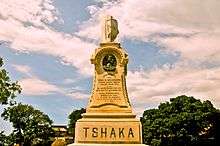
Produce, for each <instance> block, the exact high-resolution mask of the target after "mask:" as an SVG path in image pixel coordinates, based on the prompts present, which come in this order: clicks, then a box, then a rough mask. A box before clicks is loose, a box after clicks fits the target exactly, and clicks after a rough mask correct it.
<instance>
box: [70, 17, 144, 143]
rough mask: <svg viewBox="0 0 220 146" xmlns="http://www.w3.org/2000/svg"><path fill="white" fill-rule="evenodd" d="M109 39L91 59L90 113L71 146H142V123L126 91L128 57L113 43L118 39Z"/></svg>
mask: <svg viewBox="0 0 220 146" xmlns="http://www.w3.org/2000/svg"><path fill="white" fill-rule="evenodd" d="M111 18H112V17H111ZM108 31H109V33H113V32H111V30H108ZM112 31H113V30H112ZM107 33H108V32H107ZM115 35H116V36H117V33H115ZM110 37H112V36H110ZM108 39H109V41H107V42H105V43H101V44H100V47H99V48H97V49H96V50H95V53H94V54H93V55H92V57H91V63H92V64H94V66H95V76H94V80H93V89H92V93H91V97H90V100H89V104H88V106H87V109H86V113H85V114H83V118H82V119H80V120H78V121H77V122H76V128H75V144H72V145H70V146H90V145H91V146H109V145H113V144H114V146H124V145H125V144H126V146H131V145H132V146H133V145H135V146H142V144H141V143H142V133H141V123H140V121H139V120H138V119H136V118H135V117H136V116H135V115H134V114H133V113H132V108H131V104H130V102H129V98H128V94H127V88H126V75H127V63H128V55H127V53H126V52H125V51H124V49H123V48H121V47H120V44H119V43H114V42H112V41H113V40H114V37H112V38H108Z"/></svg>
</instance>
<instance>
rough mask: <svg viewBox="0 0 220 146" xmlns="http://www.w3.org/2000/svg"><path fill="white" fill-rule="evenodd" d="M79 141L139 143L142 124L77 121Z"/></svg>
mask: <svg viewBox="0 0 220 146" xmlns="http://www.w3.org/2000/svg"><path fill="white" fill-rule="evenodd" d="M77 124H78V125H77V126H79V128H77V131H76V135H77V139H76V141H77V142H78V143H108V142H113V143H114V142H119V143H139V142H140V141H141V139H140V133H139V132H140V125H139V123H138V122H132V123H131V122H130V123H129V124H128V123H127V122H96V123H87V122H79V123H77Z"/></svg>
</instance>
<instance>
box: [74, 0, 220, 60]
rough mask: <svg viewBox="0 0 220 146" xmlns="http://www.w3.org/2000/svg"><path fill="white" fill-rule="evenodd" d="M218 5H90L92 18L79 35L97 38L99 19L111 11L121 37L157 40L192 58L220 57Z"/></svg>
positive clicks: (212, 0)
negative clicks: (116, 21)
mask: <svg viewBox="0 0 220 146" xmlns="http://www.w3.org/2000/svg"><path fill="white" fill-rule="evenodd" d="M219 6H220V1H217V0H206V1H200V0H193V1H191V0H184V1H182V0H175V1H173V0H159V1H155V0H147V1H146V0H136V1H133V0H122V1H118V2H115V1H111V2H109V1H108V2H106V3H105V4H104V5H103V6H102V7H98V6H93V7H92V9H90V8H89V9H88V10H90V13H91V15H92V18H91V19H90V20H88V21H86V22H84V23H83V25H82V28H81V30H80V31H79V32H77V35H80V36H82V37H89V38H95V39H96V40H98V39H99V38H98V37H97V36H99V35H97V34H96V33H97V32H100V23H99V22H100V19H101V17H102V16H103V15H106V14H110V15H113V16H114V17H115V18H116V19H117V20H118V21H119V31H120V33H119V37H120V38H128V39H132V40H133V39H136V40H142V41H149V40H150V41H156V42H157V43H160V44H161V46H164V48H166V49H167V50H169V51H170V52H171V53H172V52H180V54H181V57H183V58H187V59H190V60H195V59H198V60H199V61H207V60H208V61H210V60H209V59H210V58H212V59H213V61H220V57H219V56H220V48H219V46H220V43H219V42H220V37H219V36H220V27H219V26H220V10H219V9H218V7H219ZM94 7H96V8H94ZM94 9H95V10H96V11H95V12H94ZM97 9H98V10H97ZM94 30H95V31H94ZM201 50H202V51H201ZM195 52H196V53H195ZM213 56H215V57H214V58H215V60H214V58H213Z"/></svg>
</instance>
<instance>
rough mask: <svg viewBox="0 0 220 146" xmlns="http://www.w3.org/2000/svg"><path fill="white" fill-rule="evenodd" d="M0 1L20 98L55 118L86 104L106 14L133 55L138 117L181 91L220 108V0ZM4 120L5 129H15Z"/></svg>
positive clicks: (2, 34) (5, 49)
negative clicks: (90, 60)
mask: <svg viewBox="0 0 220 146" xmlns="http://www.w3.org/2000/svg"><path fill="white" fill-rule="evenodd" d="M0 5H1V8H0V42H2V44H1V45H0V56H1V57H2V58H3V59H4V63H5V65H4V68H6V69H7V70H8V72H9V74H10V76H11V78H12V80H17V81H19V83H20V84H21V86H22V88H23V91H22V94H21V95H19V96H18V98H17V100H18V101H20V102H22V103H27V104H31V105H33V106H34V107H36V108H38V109H40V110H41V111H43V112H45V113H46V114H48V115H49V116H50V117H51V119H52V120H53V121H54V123H55V124H66V123H67V116H68V114H69V113H70V112H71V111H72V110H74V109H78V108H81V107H86V105H87V101H88V99H89V96H90V92H91V90H92V78H93V69H94V68H93V66H92V65H91V64H90V62H89V59H90V55H91V54H92V52H93V51H94V49H95V48H97V47H98V45H99V42H100V30H101V26H100V22H101V21H100V20H101V19H102V17H103V16H105V15H107V14H110V15H113V16H114V17H115V18H116V19H117V20H118V23H119V31H120V33H119V36H118V38H117V41H118V42H120V43H121V45H122V47H123V48H124V49H125V50H126V52H127V53H128V54H129V64H128V76H127V86H128V92H129V97H130V100H131V101H132V104H133V107H134V111H135V112H136V113H137V114H138V115H141V113H142V112H143V111H144V110H145V109H148V108H155V107H157V105H158V104H159V103H160V102H163V101H167V100H169V98H171V97H175V96H177V95H182V94H186V95H191V96H195V97H196V98H199V99H201V100H207V99H208V100H211V101H212V103H213V104H214V105H215V107H217V108H219V107H220V98H219V95H220V91H219V88H220V82H219V81H220V43H219V42H220V27H219V26H220V12H219V9H218V6H220V2H218V1H212V0H207V1H202V2H201V1H200V0H194V1H191V0H185V1H182V0H177V1H173V0H159V1H155V0H137V1H133V0H121V1H108V0H72V1H70V0H34V1H30V0H22V1H19V0H17V1H10V0H2V1H1V2H0ZM207 20H208V21H207ZM2 108H3V107H1V110H2ZM0 122H1V123H4V124H1V125H2V126H0V130H6V131H7V130H8V129H10V126H9V125H8V124H7V123H5V122H3V120H2V119H1V120H0Z"/></svg>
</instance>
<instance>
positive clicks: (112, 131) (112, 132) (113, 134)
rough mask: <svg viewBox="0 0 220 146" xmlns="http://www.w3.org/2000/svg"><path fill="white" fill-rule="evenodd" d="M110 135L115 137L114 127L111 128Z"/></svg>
mask: <svg viewBox="0 0 220 146" xmlns="http://www.w3.org/2000/svg"><path fill="white" fill-rule="evenodd" d="M112 136H114V137H116V133H115V129H114V128H112V130H111V134H110V137H112Z"/></svg>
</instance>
